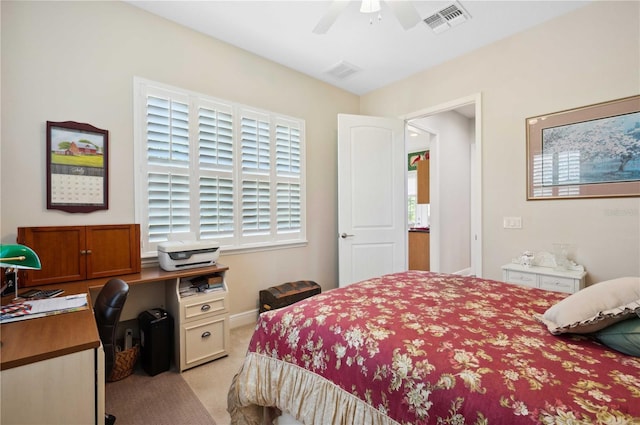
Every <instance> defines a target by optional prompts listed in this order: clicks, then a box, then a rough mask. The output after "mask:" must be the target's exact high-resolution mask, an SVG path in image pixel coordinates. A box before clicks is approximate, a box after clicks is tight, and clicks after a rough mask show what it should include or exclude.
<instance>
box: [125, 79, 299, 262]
mask: <svg viewBox="0 0 640 425" xmlns="http://www.w3.org/2000/svg"><path fill="white" fill-rule="evenodd" d="M133 84H134V87H133V94H134V102H133V103H134V105H133V107H134V114H133V115H134V167H135V172H134V187H135V219H136V223H139V224H140V238H141V257H142V258H143V259H144V258H150V257H156V256H157V246H158V244H159V243H160V242H162V241H150V231H149V223H150V220H149V210H150V207H149V202H148V200H149V196H148V195H149V192H148V187H149V186H148V183H149V182H148V178H147V176H148V173H149V172H150V171H153V170H156V169H158V168H161V167H159V166H156V165H150V164H149V163H148V160H147V98H148V96H170V97H171V98H172V99H173V98H174V97H175V98H176V99H178V98H179V99H180V101H185V100H186V101H187V104H188V133H189V137H188V139H189V167H188V168H187V170H186V171H187V173H188V175H189V193H190V195H189V206H190V212H189V217H190V218H189V233H187V234H184V235H183V237H181V236H180V235H177V237H178V238H183V239H200V235H199V233H200V226H201V221H200V214H199V212H200V207H201V202H200V182H201V180H200V178H201V177H202V176H203V175H204V176H208V177H212V176H215V177H218V178H219V177H223V176H224V177H226V178H228V177H229V175H230V176H231V180H232V192H233V195H232V199H233V202H232V203H233V236H231V237H219V238H218V237H214V238H213V239H211V238H205V239H207V240H215V241H217V242H218V243H219V244H220V248H221V251H222V252H223V253H225V254H234V253H246V252H253V251H262V250H273V249H281V248H291V247H295V246H305V245H306V244H307V239H306V233H307V232H306V155H305V153H306V140H305V139H306V137H305V121H304V120H303V119H300V118H295V117H291V116H286V115H284V114H279V113H275V112H270V111H266V110H261V109H259V108H255V107H251V106H246V105H242V104H239V103H236V102H231V101H227V100H223V99H218V98H214V97H212V96H208V95H205V94H202V93H197V92H193V91H190V90H185V89H181V88H178V87H174V86H170V85H167V84H163V83H159V82H155V81H151V80H147V79H144V78H140V77H134V81H133ZM203 105H204V106H219V107H220V109H224V110H226V111H230V113H231V120H232V167H231V170H230V171H229V170H228V169H227V171H224V170H222V168H221V169H220V170H212V169H206V170H201V168H200V166H199V156H198V153H199V151H198V145H199V141H200V140H199V130H200V126H199V122H200V115H199V113H200V109H199V108H200V107H202V106H203ZM245 116H250V117H261V118H264V119H267V120H268V122H269V136H268V140H269V148H270V149H269V169H268V171H267V172H264V171H262V172H260V171H258V172H255V170H254V171H246V170H243V169H242V145H241V123H242V118H243V117H245ZM281 124H283V125H285V126H287V125H288V126H290V128H289V130H291V128H295V129H296V130H297V132H298V136H299V150H300V152H299V174H298V177H296V175H295V173H293V174H292V173H289V174H288V175H283V174H282V173H278V170H277V168H278V164H277V162H276V159H277V158H276V155H277V151H278V146H277V144H278V139H277V129H278V125H281ZM194 141H195V145H196V146H194ZM167 168H169V167H167ZM214 168H215V167H214ZM229 173H230V174H229ZM250 177H257V178H259V179H261V180H262V181H268V182H269V193H270V195H269V208H270V209H269V217H270V225H269V232H268V233H260V234H255V235H250V236H247V235H246V234H243V228H242V223H243V222H242V220H243V216H242V211H243V204H242V196H243V194H242V182H243V181H245V180H247V179H248V178H250ZM292 182H293V183H296V182H297V184H298V185H299V211H300V216H299V222H300V228H299V230H298V231H284V232H279V230H278V210H277V207H278V188H279V185H280V184H285V183H287V184H291V183H292ZM294 206H297V203H294ZM290 207H291V206H290ZM291 209H292V208H290V209H289V211H291ZM174 237H176V235H174Z"/></svg>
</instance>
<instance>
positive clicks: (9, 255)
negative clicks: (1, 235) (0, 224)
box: [0, 244, 42, 298]
mask: <svg viewBox="0 0 640 425" xmlns="http://www.w3.org/2000/svg"><path fill="white" fill-rule="evenodd" d="M0 267H6V268H13V269H32V270H40V269H41V268H42V266H41V265H40V258H38V255H37V254H36V253H35V252H34V250H32V249H31V248H29V247H28V246H25V245H17V244H14V245H4V244H3V245H0ZM13 285H14V286H15V297H16V298H18V274H17V273H16V274H15V279H14V282H13ZM3 291H4V288H3Z"/></svg>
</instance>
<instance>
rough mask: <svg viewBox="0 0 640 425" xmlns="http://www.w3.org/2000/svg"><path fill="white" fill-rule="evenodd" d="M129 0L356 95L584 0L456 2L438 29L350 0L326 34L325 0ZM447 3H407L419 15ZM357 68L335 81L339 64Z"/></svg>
mask: <svg viewBox="0 0 640 425" xmlns="http://www.w3.org/2000/svg"><path fill="white" fill-rule="evenodd" d="M125 1H127V2H128V3H130V4H133V5H135V6H137V7H140V8H142V9H145V10H147V11H149V12H151V13H154V14H156V15H159V16H162V17H164V18H166V19H169V20H171V21H174V22H177V23H179V24H182V25H184V26H187V27H190V28H193V29H194V30H196V31H199V32H202V33H204V34H207V35H210V36H211V37H214V38H216V39H219V40H223V41H225V42H227V43H229V44H232V45H234V46H237V47H239V48H242V49H245V50H248V51H250V52H253V53H255V54H257V55H259V56H262V57H264V58H267V59H270V60H272V61H274V62H277V63H280V64H282V65H284V66H287V67H289V68H292V69H295V70H297V71H299V72H302V73H304V74H307V75H310V76H312V77H314V78H317V79H319V80H322V81H325V82H327V83H329V84H331V85H334V86H337V87H339V88H341V89H344V90H347V91H349V92H351V93H354V94H357V95H362V94H366V93H368V92H370V91H372V90H375V89H377V88H380V87H383V86H385V85H388V84H390V83H392V82H395V81H398V80H401V79H403V78H405V77H407V76H409V75H412V74H414V73H416V72H419V71H422V70H424V69H427V68H430V67H433V66H435V65H438V64H440V63H443V62H445V61H447V60H450V59H453V58H455V57H457V56H460V55H463V54H465V53H467V52H470V51H472V50H475V49H477V48H479V47H482V46H484V45H487V44H490V43H492V42H494V41H496V40H499V39H503V38H506V37H508V36H510V35H512V34H515V33H517V32H520V31H523V30H525V29H527V28H530V27H532V26H535V25H538V24H540V23H542V22H544V21H547V20H549V19H552V18H554V17H557V16H559V15H562V14H565V13H567V12H570V11H572V10H575V9H577V8H579V7H581V6H584V5H585V4H587V3H589V1H590V0H585V1H577V0H569V1H564V0H549V1H540V0H538V1H524V0H521V1H518V0H511V1H484V0H461V1H459V2H458V3H457V4H458V5H459V6H461V7H462V9H464V10H465V11H466V12H467V13H468V14H469V15H470V16H471V19H469V20H467V21H466V22H463V23H462V24H460V25H458V26H455V27H452V28H450V29H448V30H447V31H445V32H442V33H440V34H436V33H434V32H433V31H432V30H431V29H430V28H429V27H428V26H427V25H426V24H425V23H424V22H422V21H421V22H419V23H418V24H417V25H415V26H414V27H413V28H411V29H409V30H406V31H405V30H404V29H403V28H402V27H401V25H400V24H399V22H398V20H397V19H396V18H395V16H394V15H393V12H392V11H391V9H390V7H389V5H388V4H387V2H388V1H404V0H383V1H381V4H382V10H381V12H380V16H381V20H380V21H378V20H377V14H375V15H373V23H370V20H371V16H372V15H370V14H363V13H361V12H360V11H359V9H360V3H361V2H360V1H359V0H358V1H355V0H354V1H350V2H349V5H348V6H347V7H346V9H345V10H343V11H342V13H341V14H340V15H339V17H338V19H337V20H336V21H335V23H334V24H333V26H331V28H330V29H329V31H328V32H327V33H326V34H323V35H318V34H314V33H313V32H312V30H313V29H314V27H315V26H316V24H317V23H318V21H319V20H320V18H321V17H322V16H323V15H324V14H325V13H326V12H327V10H328V9H329V6H330V5H331V3H332V2H331V1H319V0H316V1H304V0H289V1H275V0H268V1H265V0H263V1H246V0H226V1H221V0H215V1H202V0H200V1H189V0H180V1H158V0H156V1H138V0H125ZM453 2H454V1H453V0H452V1H433V0H428V1H424V0H420V1H412V2H411V3H412V4H413V5H414V6H415V8H416V10H417V11H418V13H419V15H420V17H421V19H424V18H426V17H427V16H429V15H431V14H433V13H435V12H437V11H439V10H441V9H443V8H444V7H446V6H448V5H450V4H452V3H453ZM343 61H344V62H347V63H348V64H350V65H353V66H355V67H357V68H359V69H360V71H358V72H357V73H355V74H352V75H351V76H349V77H347V78H344V79H338V78H335V77H333V76H331V75H328V74H327V73H326V72H327V71H328V70H329V69H331V68H333V67H334V66H336V65H337V64H339V63H341V62H343Z"/></svg>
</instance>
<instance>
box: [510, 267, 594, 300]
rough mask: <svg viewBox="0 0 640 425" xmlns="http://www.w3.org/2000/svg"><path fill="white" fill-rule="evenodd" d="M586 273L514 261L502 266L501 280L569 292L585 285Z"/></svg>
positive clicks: (571, 292)
mask: <svg viewBox="0 0 640 425" xmlns="http://www.w3.org/2000/svg"><path fill="white" fill-rule="evenodd" d="M586 275H587V272H585V271H573V270H555V269H554V268H552V267H541V266H523V265H520V264H515V263H513V264H506V265H504V266H502V280H504V281H505V282H508V283H516V284H519V285H526V286H532V287H534V288H540V289H545V290H547V291H557V292H566V293H569V294H573V293H575V292H578V291H579V290H580V289H582V288H584V287H585V277H586Z"/></svg>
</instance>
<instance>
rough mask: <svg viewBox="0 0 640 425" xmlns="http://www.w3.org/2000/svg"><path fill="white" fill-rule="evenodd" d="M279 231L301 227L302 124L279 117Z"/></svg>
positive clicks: (277, 210)
mask: <svg viewBox="0 0 640 425" xmlns="http://www.w3.org/2000/svg"><path fill="white" fill-rule="evenodd" d="M275 139H276V154H275V156H276V176H277V177H276V179H277V184H276V187H277V189H276V223H277V226H276V231H277V233H278V234H280V235H283V234H292V233H296V232H299V231H300V228H301V225H302V223H301V220H300V217H301V216H302V209H301V205H302V196H301V164H302V160H301V158H302V153H301V152H302V148H301V128H300V125H299V123H297V122H295V121H288V120H282V119H279V120H277V123H276V138H275Z"/></svg>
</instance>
